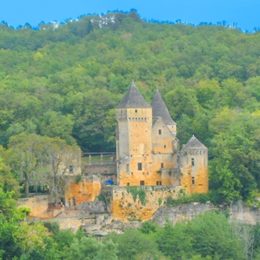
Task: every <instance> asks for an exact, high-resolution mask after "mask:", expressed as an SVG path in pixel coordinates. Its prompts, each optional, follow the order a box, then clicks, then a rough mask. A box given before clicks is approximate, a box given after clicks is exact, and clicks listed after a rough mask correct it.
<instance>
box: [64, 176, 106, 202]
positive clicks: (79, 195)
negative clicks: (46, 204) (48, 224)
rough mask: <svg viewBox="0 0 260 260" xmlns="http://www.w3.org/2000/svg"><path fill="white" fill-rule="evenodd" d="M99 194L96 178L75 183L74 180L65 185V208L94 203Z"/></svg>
mask: <svg viewBox="0 0 260 260" xmlns="http://www.w3.org/2000/svg"><path fill="white" fill-rule="evenodd" d="M100 192H101V183H100V181H99V179H98V178H96V177H91V178H85V177H83V179H82V180H79V181H77V180H76V179H75V178H74V179H72V180H70V181H69V182H68V183H67V188H66V190H65V204H66V206H76V205H78V204H81V203H83V202H90V201H94V200H95V199H96V198H97V196H98V195H99V194H100Z"/></svg>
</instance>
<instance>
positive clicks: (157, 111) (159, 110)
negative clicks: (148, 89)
mask: <svg viewBox="0 0 260 260" xmlns="http://www.w3.org/2000/svg"><path fill="white" fill-rule="evenodd" d="M152 108H153V117H161V118H162V119H163V121H164V123H165V124H167V125H175V124H176V123H175V122H174V120H173V119H172V117H171V115H170V113H169V110H168V108H167V106H166V104H165V102H164V101H163V99H162V96H161V93H160V91H159V90H158V89H156V92H155V94H154V96H153V101H152Z"/></svg>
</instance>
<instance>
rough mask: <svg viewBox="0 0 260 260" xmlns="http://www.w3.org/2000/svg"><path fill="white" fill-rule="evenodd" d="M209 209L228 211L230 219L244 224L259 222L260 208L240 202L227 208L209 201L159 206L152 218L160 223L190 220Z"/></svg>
mask: <svg viewBox="0 0 260 260" xmlns="http://www.w3.org/2000/svg"><path fill="white" fill-rule="evenodd" d="M211 210H220V211H223V212H224V211H225V212H228V213H229V216H230V220H232V221H238V222H241V223H244V224H250V225H256V224H257V223H260V209H253V208H249V207H247V206H245V205H243V204H242V203H236V204H233V205H231V206H230V207H228V208H224V207H215V206H214V205H213V204H211V203H197V202H193V203H189V204H183V205H179V206H176V207H161V208H159V209H158V210H157V211H156V213H155V214H154V216H153V217H152V220H153V221H155V222H156V223H158V224H160V225H164V224H165V223H166V222H170V223H172V224H176V223H177V222H179V221H184V220H191V219H193V218H195V217H196V216H198V215H199V214H203V213H205V212H207V211H211Z"/></svg>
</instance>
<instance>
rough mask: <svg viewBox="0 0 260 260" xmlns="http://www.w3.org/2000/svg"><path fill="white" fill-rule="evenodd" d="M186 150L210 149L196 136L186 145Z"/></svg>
mask: <svg viewBox="0 0 260 260" xmlns="http://www.w3.org/2000/svg"><path fill="white" fill-rule="evenodd" d="M184 148H203V149H208V148H207V147H206V146H205V145H204V144H203V143H202V142H201V141H200V140H199V139H198V138H197V137H196V136H195V135H194V134H193V135H192V137H191V138H190V140H189V141H188V142H187V144H185V146H184Z"/></svg>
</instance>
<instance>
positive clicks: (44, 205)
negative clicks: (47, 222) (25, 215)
mask: <svg viewBox="0 0 260 260" xmlns="http://www.w3.org/2000/svg"><path fill="white" fill-rule="evenodd" d="M18 206H19V207H26V208H29V209H30V214H29V215H30V217H32V218H41V219H46V218H50V217H52V215H51V214H50V212H48V206H49V200H48V195H38V196H34V197H31V198H22V199H19V200H18Z"/></svg>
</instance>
